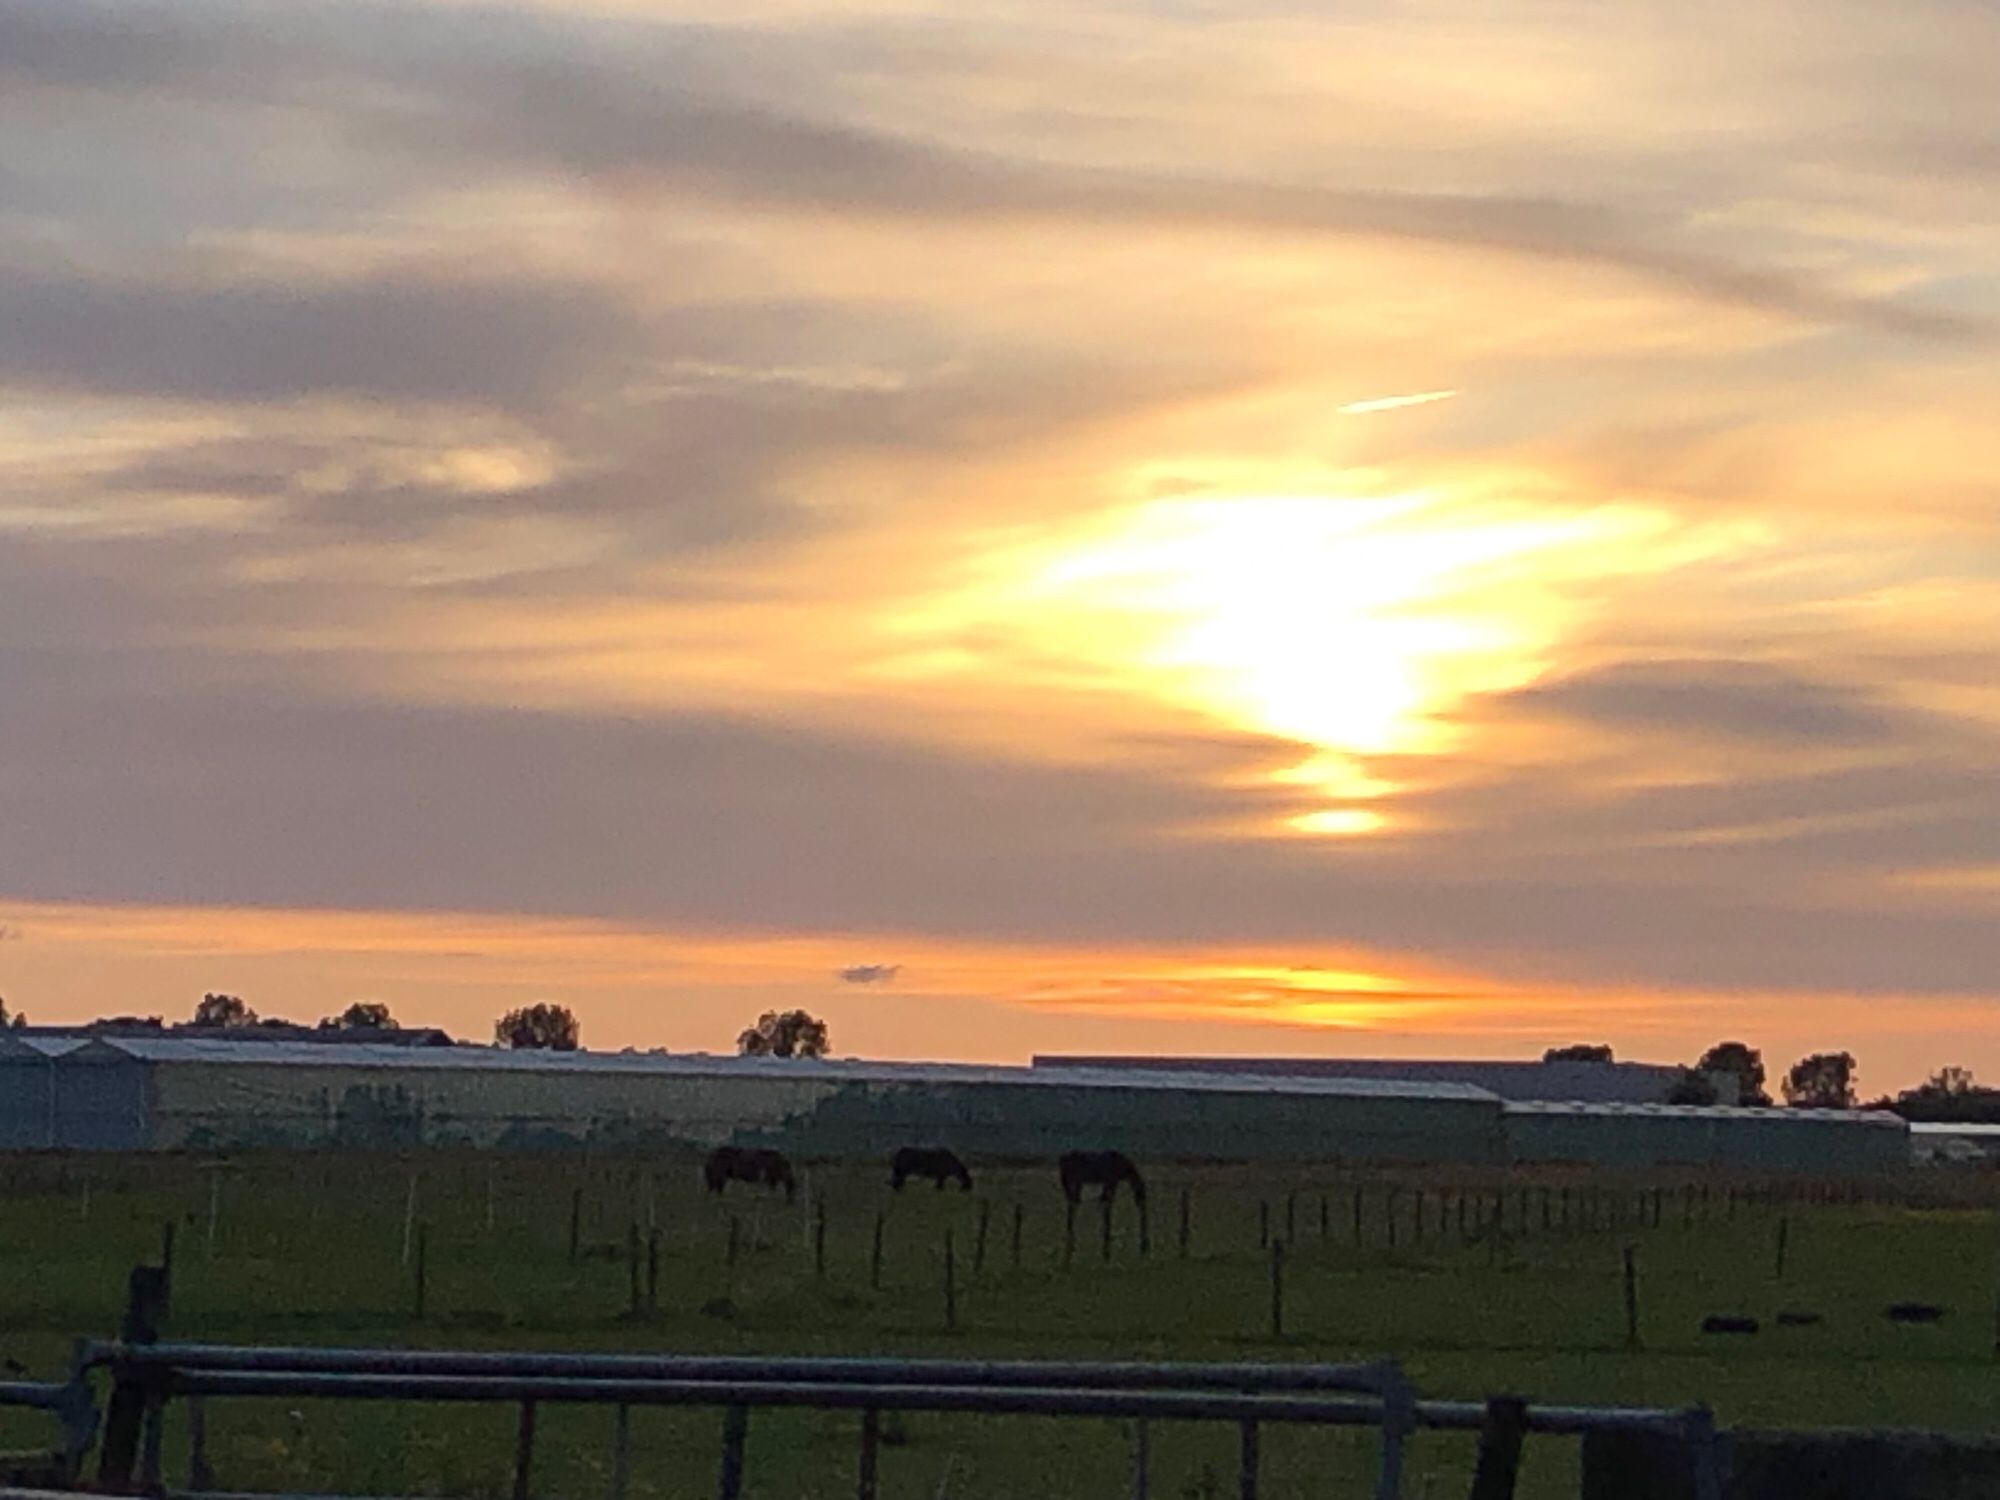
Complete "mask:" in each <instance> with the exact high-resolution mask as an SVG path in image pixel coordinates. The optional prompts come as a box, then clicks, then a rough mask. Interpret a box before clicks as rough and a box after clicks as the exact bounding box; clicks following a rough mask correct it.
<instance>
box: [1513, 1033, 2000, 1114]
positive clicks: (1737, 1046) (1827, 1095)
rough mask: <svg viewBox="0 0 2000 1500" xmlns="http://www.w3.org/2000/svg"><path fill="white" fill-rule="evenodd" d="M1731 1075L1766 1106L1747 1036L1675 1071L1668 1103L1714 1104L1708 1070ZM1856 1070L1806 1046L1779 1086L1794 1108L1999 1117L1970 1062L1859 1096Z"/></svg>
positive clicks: (1604, 1052)
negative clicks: (1895, 1089) (1893, 1089)
mask: <svg viewBox="0 0 2000 1500" xmlns="http://www.w3.org/2000/svg"><path fill="white" fill-rule="evenodd" d="M1613 1060H1614V1059H1613V1056H1612V1051H1611V1048H1609V1047H1607V1046H1603V1045H1600V1044H1590V1043H1580V1044H1577V1045H1573V1046H1568V1047H1551V1048H1549V1050H1548V1051H1546V1052H1544V1053H1543V1054H1542V1061H1543V1062H1605V1063H1608V1062H1611V1061H1613ZM1717 1074H1723V1075H1726V1076H1729V1077H1733V1078H1734V1079H1735V1080H1736V1102H1737V1103H1738V1104H1739V1105H1742V1106H1746V1107H1748V1108H1751V1109H1768V1108H1771V1107H1772V1105H1773V1100H1772V1098H1771V1095H1770V1093H1769V1091H1768V1090H1767V1089H1766V1088H1765V1082H1766V1078H1765V1071H1764V1054H1763V1053H1762V1052H1760V1051H1758V1049H1757V1048H1755V1047H1752V1046H1751V1045H1749V1044H1748V1043H1747V1042H1717V1043H1716V1044H1715V1045H1714V1046H1713V1047H1710V1048H1709V1049H1708V1050H1707V1051H1706V1052H1704V1053H1702V1055H1701V1056H1700V1057H1699V1058H1697V1059H1696V1060H1695V1061H1694V1063H1693V1064H1692V1065H1690V1066H1689V1067H1686V1068H1683V1069H1682V1070H1681V1076H1680V1078H1679V1080H1678V1081H1677V1082H1676V1083H1675V1084H1674V1087H1673V1089H1672V1090H1671V1091H1670V1092H1669V1093H1668V1095H1667V1098H1666V1102H1667V1103H1668V1104H1697V1105H1699V1104H1715V1103H1717V1102H1718V1101H1719V1099H1720V1097H1721V1095H1720V1093H1719V1092H1718V1090H1717V1089H1716V1086H1715V1076H1716V1075H1717ZM1857 1076H1858V1069H1857V1067H1856V1065H1855V1061H1854V1054H1853V1053H1852V1052H1813V1053H1809V1054H1807V1055H1806V1056H1804V1057H1802V1058H1800V1059H1799V1060H1798V1061H1797V1062H1795V1063H1793V1064H1792V1066H1791V1068H1790V1070H1789V1071H1787V1072H1786V1074H1785V1076H1784V1078H1783V1079H1782V1080H1781V1081H1780V1082H1779V1084H1778V1092H1779V1093H1780V1094H1781V1095H1782V1096H1783V1098H1784V1101H1785V1103H1786V1105H1788V1106H1789V1107H1791V1108H1793V1109H1875V1110H1887V1111H1888V1112H1890V1113H1891V1114H1898V1115H1901V1116H1902V1117H1903V1118H1904V1119H1906V1120H1924V1121H1946V1122H1950V1123H1953V1124H2000V1089H1996V1088H1983V1087H1981V1086H1980V1085H1979V1084H1978V1083H1977V1082H1975V1081H1974V1079H1973V1076H1972V1070H1971V1069H1970V1068H1958V1067H1949V1068H1939V1069H1938V1070H1937V1072H1935V1073H1933V1074H1931V1076H1930V1077H1929V1078H1926V1079H1925V1080H1924V1081H1923V1082H1922V1083H1920V1084H1918V1085H1917V1086H1916V1087H1915V1088H1908V1089H1904V1090H1903V1091H1902V1092H1901V1093H1899V1094H1883V1095H1880V1096H1879V1097H1877V1098H1874V1099H1870V1100H1867V1101H1866V1102H1863V1101H1862V1099H1861V1096H1860V1093H1859V1091H1858V1090H1857V1088H1856V1086H1855V1081H1856V1078H1857Z"/></svg>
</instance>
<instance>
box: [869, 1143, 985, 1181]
mask: <svg viewBox="0 0 2000 1500" xmlns="http://www.w3.org/2000/svg"><path fill="white" fill-rule="evenodd" d="M912 1177H928V1178H930V1179H931V1181H933V1182H935V1183H936V1184H937V1185H938V1187H939V1188H940V1189H942V1188H943V1187H944V1185H945V1184H946V1183H947V1182H953V1181H955V1182H957V1183H958V1185H959V1187H960V1188H962V1189H964V1190H965V1191H966V1192H968V1193H969V1192H971V1191H972V1174H971V1173H970V1172H968V1171H966V1170H965V1163H964V1162H962V1161H960V1160H959V1159H958V1153H957V1152H955V1151H951V1150H948V1149H946V1148H945V1147H943V1146H905V1147H904V1148H903V1149H902V1150H900V1151H898V1152H897V1153H896V1155H895V1156H894V1158H892V1159H891V1161H890V1162H889V1186H890V1187H892V1188H894V1189H895V1190H896V1191H897V1192H899V1193H900V1192H902V1190H903V1183H904V1182H905V1181H906V1180H907V1179H909V1178H912Z"/></svg>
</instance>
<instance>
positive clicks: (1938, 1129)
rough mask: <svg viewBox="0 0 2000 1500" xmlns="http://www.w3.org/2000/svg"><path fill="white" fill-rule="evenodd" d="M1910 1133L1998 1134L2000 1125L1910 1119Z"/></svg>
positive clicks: (1999, 1133) (1999, 1134)
mask: <svg viewBox="0 0 2000 1500" xmlns="http://www.w3.org/2000/svg"><path fill="white" fill-rule="evenodd" d="M1910 1134H1911V1135H1957V1136H1975V1137H1976V1136H2000V1125H1983V1124H1973V1123H1971V1122H1969V1121H1968V1122H1967V1123H1965V1124H1963V1125H1954V1124H1952V1123H1951V1122H1950V1121H1948V1120H1912V1121H1910Z"/></svg>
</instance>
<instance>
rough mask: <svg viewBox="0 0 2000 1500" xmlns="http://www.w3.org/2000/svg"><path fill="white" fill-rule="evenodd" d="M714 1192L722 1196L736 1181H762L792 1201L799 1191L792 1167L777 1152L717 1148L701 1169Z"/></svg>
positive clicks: (759, 1149) (754, 1147)
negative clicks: (777, 1189)
mask: <svg viewBox="0 0 2000 1500" xmlns="http://www.w3.org/2000/svg"><path fill="white" fill-rule="evenodd" d="M701 1175H702V1176H703V1177H704V1178H705V1179H706V1180H707V1182H708V1190H709V1191H710V1192H711V1193H719V1192H721V1191H722V1190H723V1189H724V1188H725V1187H727V1186H728V1185H729V1184H730V1183H732V1182H760V1183H762V1184H763V1185H764V1186H765V1187H775V1188H783V1189H784V1190H785V1201H786V1202H788V1203H789V1202H790V1201H791V1199H792V1195H793V1194H794V1193H795V1192H797V1191H798V1184H797V1183H796V1182H794V1181H793V1180H792V1164H791V1163H790V1162H788V1161H786V1160H785V1158H784V1157H783V1156H782V1155H780V1154H779V1153H778V1152H776V1151H770V1150H766V1149H765V1148H764V1147H762V1146H717V1147H716V1148H715V1149H714V1150H713V1151H711V1152H709V1154H708V1165H707V1166H705V1167H703V1168H702V1169H701Z"/></svg>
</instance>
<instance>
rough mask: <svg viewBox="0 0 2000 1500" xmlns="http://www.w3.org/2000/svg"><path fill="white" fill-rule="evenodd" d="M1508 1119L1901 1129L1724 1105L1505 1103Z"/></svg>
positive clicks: (1857, 1114) (1870, 1116)
mask: <svg viewBox="0 0 2000 1500" xmlns="http://www.w3.org/2000/svg"><path fill="white" fill-rule="evenodd" d="M1506 1112H1507V1113H1508V1114H1510V1115H1557V1116H1562V1115H1581V1116H1589V1117H1591V1118H1594V1119H1653V1120H1659V1119H1669V1120H1679V1119H1704V1120H1736V1121H1761V1122H1763V1123H1766V1124H1805V1123H1809V1122H1811V1121H1815V1120H1817V1121H1821V1122H1825V1121H1829V1120H1839V1121H1843V1122H1845V1123H1847V1124H1850V1125H1882V1126H1893V1127H1896V1128H1901V1127H1902V1126H1903V1125H1904V1123H1905V1122H1904V1120H1903V1117H1902V1116H1901V1115H1895V1114H1890V1113H1889V1112H1888V1111H1887V1110H1879V1109H1875V1110H1870V1109H1792V1108H1789V1107H1787V1108H1780V1107H1778V1106H1775V1105H1774V1106H1772V1107H1771V1108H1769V1109H1748V1108H1743V1107H1740V1106H1737V1105H1728V1104H1575V1103H1568V1102H1565V1101H1562V1100H1554V1099H1535V1100H1509V1101H1508V1102H1507V1105H1506Z"/></svg>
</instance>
